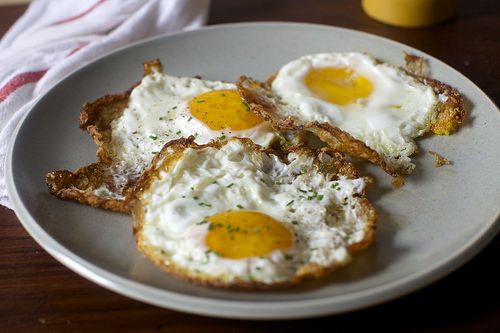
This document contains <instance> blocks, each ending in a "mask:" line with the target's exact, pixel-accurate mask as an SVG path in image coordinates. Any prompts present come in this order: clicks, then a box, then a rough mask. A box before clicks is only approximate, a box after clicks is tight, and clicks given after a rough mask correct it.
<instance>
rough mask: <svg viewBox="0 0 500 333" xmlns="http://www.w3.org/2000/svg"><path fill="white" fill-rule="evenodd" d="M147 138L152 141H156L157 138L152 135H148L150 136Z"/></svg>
mask: <svg viewBox="0 0 500 333" xmlns="http://www.w3.org/2000/svg"><path fill="white" fill-rule="evenodd" d="M149 138H150V139H153V140H156V139H158V137H157V136H156V135H154V134H152V135H150V136H149Z"/></svg>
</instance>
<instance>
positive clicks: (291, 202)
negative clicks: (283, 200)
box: [286, 200, 295, 207]
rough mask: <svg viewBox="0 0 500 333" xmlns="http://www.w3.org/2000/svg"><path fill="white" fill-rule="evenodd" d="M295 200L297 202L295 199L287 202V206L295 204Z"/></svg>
mask: <svg viewBox="0 0 500 333" xmlns="http://www.w3.org/2000/svg"><path fill="white" fill-rule="evenodd" d="M294 202H295V200H292V201H290V202H289V203H287V204H286V206H287V207H288V206H290V205H291V204H293V203H294Z"/></svg>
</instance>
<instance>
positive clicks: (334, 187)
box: [332, 182, 340, 191]
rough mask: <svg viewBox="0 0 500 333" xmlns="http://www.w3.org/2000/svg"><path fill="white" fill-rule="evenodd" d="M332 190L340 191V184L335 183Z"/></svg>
mask: <svg viewBox="0 0 500 333" xmlns="http://www.w3.org/2000/svg"><path fill="white" fill-rule="evenodd" d="M332 188H333V189H334V190H337V191H340V185H339V183H337V182H335V183H333V184H332Z"/></svg>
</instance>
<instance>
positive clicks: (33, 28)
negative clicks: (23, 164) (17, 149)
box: [0, 0, 209, 207]
mask: <svg viewBox="0 0 500 333" xmlns="http://www.w3.org/2000/svg"><path fill="white" fill-rule="evenodd" d="M208 7H209V0H78V1H75V0H35V1H33V2H32V4H31V5H30V6H29V7H28V9H27V11H26V13H24V15H23V16H22V17H21V18H20V19H19V20H18V21H17V22H16V23H15V24H14V25H13V26H12V28H11V29H10V30H9V31H8V32H7V33H6V34H5V36H4V37H3V39H2V40H1V41H0V205H4V206H7V207H11V205H10V202H9V199H8V197H7V190H6V185H5V155H6V151H7V146H8V144H9V142H10V140H11V139H12V133H13V131H14V129H15V127H16V125H17V124H18V122H19V121H20V119H22V117H23V116H24V115H25V114H26V113H27V112H28V110H29V109H30V107H31V106H32V105H33V104H34V102H35V101H36V100H37V98H38V97H40V96H42V95H43V94H44V93H45V92H46V91H47V90H49V89H50V88H51V87H52V86H54V85H55V84H56V83H57V82H59V81H60V80H61V79H62V78H63V77H65V76H66V75H67V74H68V73H70V72H72V71H73V70H75V69H76V68H78V67H81V66H82V65H84V64H85V63H88V62H89V61H91V60H92V59H95V58H97V57H98V56H100V55H102V54H105V53H107V52H109V51H111V50H113V49H116V48H118V47H121V46H123V45H126V44H129V43H131V42H134V41H137V40H140V39H143V38H146V37H151V36H155V35H159V34H163V33H167V32H173V31H179V30H189V29H195V28H198V27H200V26H201V25H203V24H204V23H205V20H206V17H207V13H208ZM83 102H84V101H82V103H83Z"/></svg>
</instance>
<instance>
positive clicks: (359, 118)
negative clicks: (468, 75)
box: [271, 53, 447, 172]
mask: <svg viewBox="0 0 500 333" xmlns="http://www.w3.org/2000/svg"><path fill="white" fill-rule="evenodd" d="M271 90H272V92H273V93H274V94H275V98H276V99H277V100H278V101H279V103H280V105H281V107H280V108H279V110H278V112H280V115H279V116H280V117H281V118H287V117H291V119H293V120H294V121H296V122H298V123H300V124H304V123H313V122H317V123H328V124H332V125H334V126H337V127H339V128H340V129H342V130H344V131H346V132H348V133H350V134H351V135H352V136H354V138H356V139H359V140H360V141H363V142H364V143H365V144H366V145H367V146H369V147H370V148H372V149H374V150H375V151H377V152H378V153H379V154H381V155H382V156H384V157H385V158H386V159H387V160H388V161H389V162H390V164H392V165H395V166H397V167H398V168H400V169H402V170H403V171H405V172H409V171H411V169H413V167H414V165H413V164H412V163H411V160H410V158H409V156H410V155H412V154H413V153H414V152H415V151H416V149H417V147H416V145H415V143H414V141H413V138H415V137H418V136H420V135H422V134H424V133H425V132H426V131H428V130H429V126H430V124H431V122H432V120H433V119H434V118H435V116H436V112H437V107H438V105H439V103H440V102H443V101H445V100H446V98H447V97H446V96H445V95H439V94H436V92H435V91H434V90H433V88H432V87H431V86H429V85H426V84H424V83H422V82H421V81H419V80H417V79H416V78H414V77H412V76H411V75H408V74H407V73H406V72H405V71H403V70H402V69H399V68H397V67H395V66H392V65H389V64H387V63H381V62H378V61H376V60H375V59H373V58H371V57H370V56H368V55H365V54H361V53H320V54H313V55H306V56H303V57H301V58H299V59H296V60H293V61H291V62H289V63H288V64H286V65H285V66H283V67H282V68H281V69H280V71H279V72H278V74H277V75H276V77H275V78H274V80H273V81H272V87H271Z"/></svg>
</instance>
